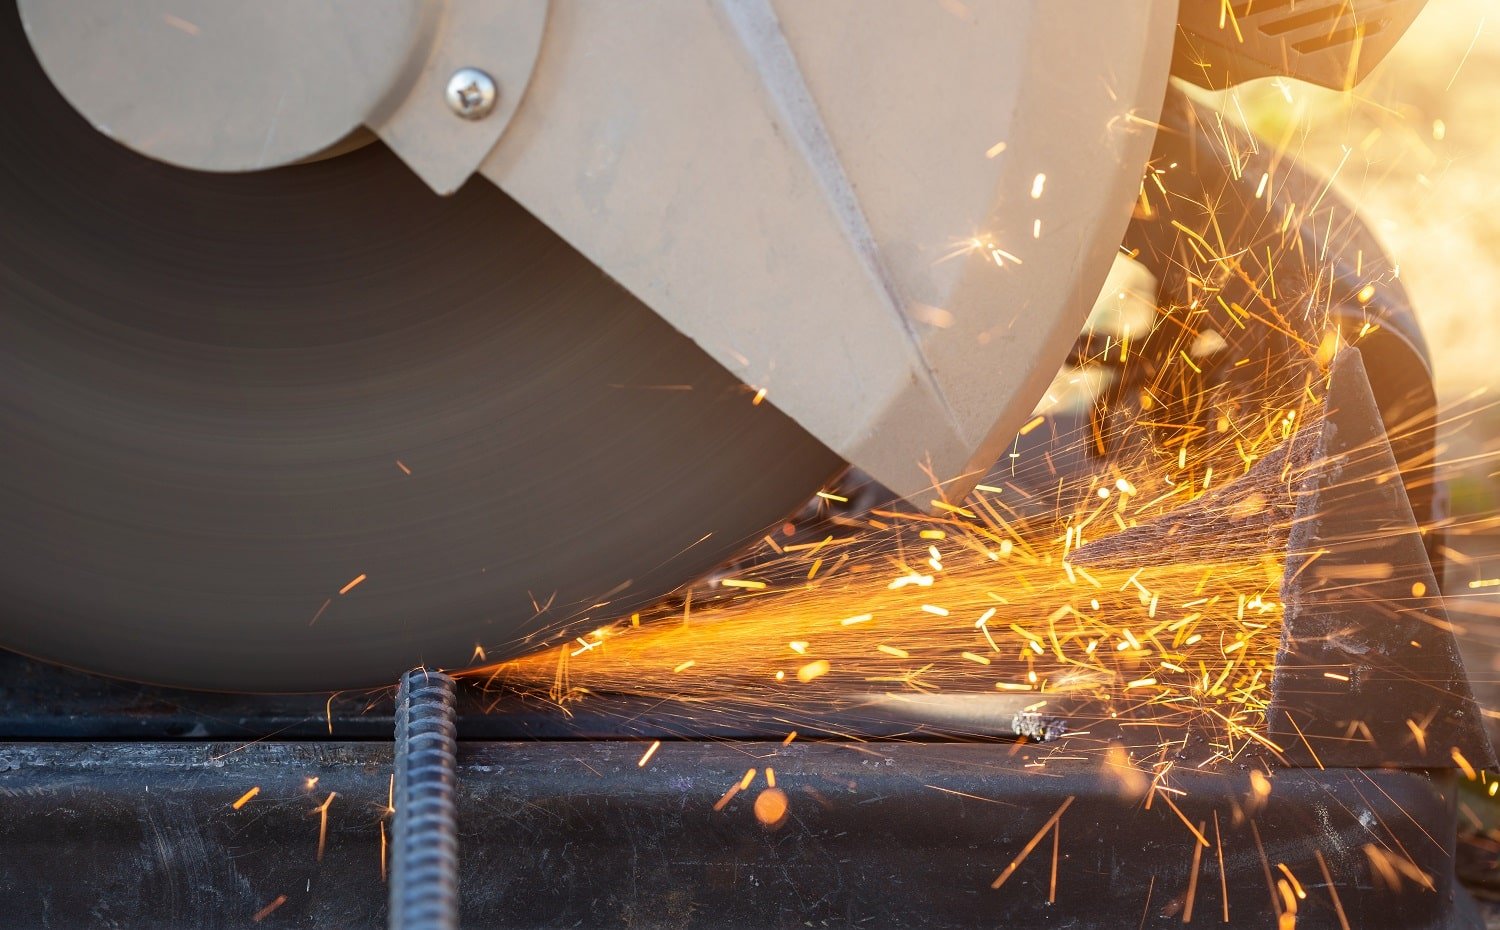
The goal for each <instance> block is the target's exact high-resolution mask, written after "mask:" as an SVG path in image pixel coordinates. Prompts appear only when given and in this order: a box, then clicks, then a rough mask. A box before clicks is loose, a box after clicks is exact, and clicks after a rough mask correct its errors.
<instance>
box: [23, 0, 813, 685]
mask: <svg viewBox="0 0 1500 930" xmlns="http://www.w3.org/2000/svg"><path fill="white" fill-rule="evenodd" d="M0 19H3V21H0V80H3V83H4V86H6V87H7V88H9V90H8V92H7V93H6V94H4V95H0V110H3V119H0V215H3V216H4V217H5V220H6V221H5V223H4V224H3V225H0V330H3V331H4V333H5V338H4V339H3V340H0V434H3V435H4V436H5V455H3V456H0V548H3V551H4V552H5V558H4V559H0V602H3V604H4V606H5V617H4V624H3V629H0V642H3V643H4V644H5V645H6V646H8V647H11V648H15V649H19V650H21V651H24V652H27V653H30V654H33V655H37V656H40V657H44V658H46V659H49V660H52V661H57V662H64V663H69V664H72V665H76V666H81V667H86V668H89V669H91V670H94V671H98V672H103V673H108V674H113V675H118V676H122V677H128V678H134V679H145V680H154V681H159V682H168V683H173V684H178V685H186V686H192V687H200V688H221V689H231V690H327V689H330V688H337V687H358V686H380V685H383V684H385V683H387V682H389V681H392V680H394V678H395V676H396V675H398V674H400V672H401V671H403V670H404V669H406V668H410V667H412V666H415V665H417V664H422V663H425V664H427V665H429V666H434V667H454V666H459V665H462V664H464V663H467V662H469V661H471V659H472V657H473V656H474V655H475V645H476V643H480V644H482V645H483V646H484V647H485V648H486V649H487V650H488V651H489V655H490V656H491V658H492V659H493V658H496V657H499V656H503V655H506V654H510V653H512V652H514V651H516V650H520V649H524V648H528V647H530V648H534V647H536V646H539V645H540V644H541V643H543V642H545V641H547V640H548V638H549V637H550V636H552V635H554V634H559V635H560V634H561V633H562V632H564V631H567V630H571V629H575V628H581V629H577V631H578V632H582V631H583V630H588V629H593V628H594V627H595V626H597V625H598V624H599V623H600V622H601V620H602V619H603V618H602V617H601V616H600V612H604V611H611V612H612V611H615V610H618V609H621V608H625V609H628V605H629V603H630V602H631V601H633V600H634V601H639V600H644V599H648V598H651V597H655V596H659V595H660V594H662V593H664V592H665V591H666V590H668V589H670V588H672V587H674V586H675V585H677V584H679V583H681V582H682V581H683V580H684V579H687V578H690V577H693V576H695V575H697V574H700V573H702V572H704V571H707V570H708V569H710V568H711V567H712V566H714V565H716V564H718V563H720V562H721V561H723V560H724V559H725V558H727V557H728V556H729V555H730V554H731V553H733V552H734V551H735V550H736V549H737V548H738V547H739V546H740V545H741V543H742V542H743V541H744V540H746V539H747V538H753V537H755V536H758V535H760V533H761V532H762V531H763V529H764V527H765V526H766V524H768V523H770V522H772V521H775V520H777V519H779V518H780V517H781V516H782V515H783V514H785V513H787V512H789V511H791V510H792V509H794V508H795V507H796V506H798V505H799V504H800V503H802V502H803V501H804V500H806V497H807V495H808V494H809V493H810V492H811V491H812V490H813V489H815V488H817V487H819V484H820V482H822V481H824V480H825V479H827V478H828V477H829V476H830V475H831V474H832V473H833V472H834V471H835V470H836V469H838V468H839V467H840V465H841V463H840V462H839V460H838V458H837V457H836V456H835V455H833V454H832V453H831V452H829V451H828V450H827V449H825V448H824V447H823V446H822V445H820V444H819V443H818V442H817V441H816V440H815V439H813V438H812V437H810V436H808V435H807V434H806V432H805V431H803V430H802V429H801V428H799V427H798V426H797V425H796V424H795V423H793V422H792V421H791V420H790V419H788V418H787V417H786V416H785V415H784V414H782V413H781V412H780V411H778V410H775V409H773V408H771V407H769V406H767V405H764V404H762V405H760V406H754V405H752V404H751V403H750V393H749V392H747V391H746V390H744V388H743V386H742V385H741V384H740V383H739V381H738V380H737V379H735V378H734V377H733V376H732V375H730V374H729V373H728V372H726V371H725V370H724V369H723V368H722V367H720V366H719V365H717V364H716V363H715V362H714V361H713V360H712V359H710V358H709V357H708V356H707V355H705V354H704V353H703V352H702V351H701V350H700V349H698V348H697V347H696V346H694V345H693V344H692V343H691V342H690V341H689V340H688V339H687V338H686V337H684V336H682V335H681V334H679V333H677V332H676V331H675V330H673V329H672V327H671V326H669V325H668V324H666V323H665V322H664V321H662V320H661V319H660V318H659V317H658V316H657V315H656V314H654V313H652V312H651V310H650V309H649V308H647V307H645V306H644V305H642V304H641V303H640V302H639V301H637V300H636V299H635V298H633V297H631V296H630V295H629V294H628V293H626V292H625V291H624V290H623V289H621V288H620V287H618V286H617V285H616V284H614V282H612V281H610V280H609V279H608V278H607V277H606V276H605V275H604V274H603V273H602V272H600V271H599V270H598V269H597V268H595V267H594V266H592V265H591V264H590V263H589V262H588V261H587V260H586V259H585V258H583V257H582V256H581V255H579V254H578V253H577V252H576V251H574V250H573V249H571V248H570V247H569V246H568V245H567V244H566V243H565V242H562V241H561V240H559V239H558V238H557V237H556V236H555V235H553V234H552V233H551V232H549V231H548V230H547V229H546V227H545V226H543V225H542V224H541V223H540V222H538V221H537V220H536V219H535V218H534V217H532V216H531V215H529V214H528V213H527V212H526V211H525V210H523V209H522V208H521V207H520V206H519V205H517V204H516V203H515V202H514V201H512V200H510V199H509V198H507V197H506V196H505V195H504V194H502V193H501V192H499V191H498V190H495V189H494V188H493V187H492V186H490V185H487V184H475V185H469V186H467V187H466V188H465V189H464V190H463V191H462V192H461V193H459V194H458V195H456V196H454V197H452V198H438V197H434V196H432V193H431V191H429V190H428V189H427V188H426V187H424V186H423V185H422V184H421V182H420V181H418V180H417V179H416V178H415V177H414V176H412V175H411V173H410V172H409V171H408V170H407V169H406V167H405V166H403V165H402V164H401V162H400V161H399V160H398V159H397V158H395V157H394V156H393V155H392V154H391V153H390V152H389V151H388V150H387V149H386V148H385V147H384V146H380V145H370V146H367V147H365V148H363V149H360V150H358V151H355V152H351V153H349V154H348V155H345V156H342V157H340V158H337V159H331V160H327V161H320V162H315V163H311V164H304V165H297V166H292V167H288V168H284V169H280V170H278V171H270V172H255V173H250V174H239V175H231V174H207V173H202V172H191V171H185V170H182V169H176V168H171V167H169V166H166V165H162V164H159V163H157V162H152V161H149V160H147V159H144V158H141V157H140V156H137V155H135V154H133V153H132V152H130V151H128V150H127V149H125V148H123V147H122V146H118V145H115V144H114V143H112V142H110V141H109V140H107V139H105V138H104V137H102V136H100V135H99V134H98V133H96V132H94V131H93V130H92V129H91V128H90V127H89V126H88V125H87V124H86V123H85V122H84V121H83V119H82V118H80V117H79V116H78V115H77V114H76V113H74V112H73V111H72V110H71V109H69V108H68V107H67V106H66V105H65V104H64V103H63V101H62V100H61V99H60V98H59V97H58V96H57V93H56V91H55V90H54V89H53V88H52V87H51V85H50V83H49V82H48V81H47V79H46V77H45V75H43V74H42V72H41V70H40V68H39V67H38V66H37V64H36V62H35V59H34V58H33V57H32V56H31V54H30V53H29V50H28V48H27V44H26V40H25V37H24V36H23V34H22V32H21V26H20V22H19V19H18V18H17V15H16V11H15V9H14V8H11V9H9V10H5V11H0ZM435 105H436V107H437V111H438V114H439V115H440V116H441V118H442V119H443V120H445V121H447V122H449V123H454V124H464V123H465V121H463V120H459V119H456V118H455V117H454V116H453V114H451V113H450V112H448V110H447V107H446V105H445V104H443V102H442V99H441V96H438V97H437V99H436V101H435ZM605 601H609V602H612V603H611V604H610V605H608V606H596V605H599V604H601V603H602V602H605ZM591 616H592V617H594V619H592V620H590V619H589V618H590V617H591Z"/></svg>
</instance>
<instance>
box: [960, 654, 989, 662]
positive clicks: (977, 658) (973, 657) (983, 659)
mask: <svg viewBox="0 0 1500 930" xmlns="http://www.w3.org/2000/svg"><path fill="white" fill-rule="evenodd" d="M959 655H961V656H963V657H964V658H965V659H968V660H969V661H970V662H978V663H979V664H980V665H989V664H990V660H989V657H988V656H982V655H980V654H978V653H977V652H961V653H959Z"/></svg>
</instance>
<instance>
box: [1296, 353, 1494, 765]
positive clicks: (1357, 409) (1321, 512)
mask: <svg viewBox="0 0 1500 930" xmlns="http://www.w3.org/2000/svg"><path fill="white" fill-rule="evenodd" d="M1324 406H1325V414H1324V423H1323V427H1322V429H1321V430H1320V431H1319V436H1320V441H1319V444H1318V447H1317V449H1316V451H1315V452H1314V454H1313V458H1312V464H1311V466H1310V467H1309V468H1308V469H1307V470H1306V471H1305V472H1304V473H1303V474H1302V475H1301V476H1294V482H1295V483H1294V493H1295V494H1296V498H1297V507H1296V513H1295V516H1294V518H1293V522H1292V529H1291V535H1290V539H1289V541H1288V546H1287V559H1286V574H1285V579H1284V580H1283V582H1282V591H1281V597H1282V601H1283V604H1284V614H1283V618H1282V627H1281V648H1280V651H1279V653H1278V655H1277V657H1276V669H1275V673H1274V677H1273V678H1272V683H1271V704H1270V709H1269V711H1268V714H1267V726H1268V730H1269V733H1270V736H1271V739H1272V740H1274V741H1275V742H1276V743H1277V744H1278V745H1280V747H1281V748H1282V751H1283V753H1284V755H1285V757H1286V759H1287V760H1288V761H1291V762H1293V763H1296V764H1304V765H1305V764H1319V765H1341V766H1375V765H1404V766H1415V767H1424V768H1433V767H1444V766H1451V765H1455V764H1460V763H1459V761H1458V756H1459V755H1461V756H1462V757H1463V758H1464V759H1465V760H1466V761H1467V764H1469V765H1471V766H1473V767H1474V768H1476V769H1477V768H1480V767H1485V768H1490V769H1494V768H1495V767H1496V763H1495V753H1494V749H1493V748H1492V747H1491V745H1490V741H1489V737H1488V735H1487V734H1486V732H1485V729H1484V726H1483V721H1482V719H1481V715H1480V711H1479V707H1478V705H1477V704H1476V703H1475V701H1474V696H1473V693H1472V691H1471V689H1470V687H1469V681H1468V677H1467V675H1466V674H1465V672H1464V665H1463V658H1462V656H1461V655H1460V653H1459V650H1458V643H1457V641H1456V639H1455V635H1454V634H1455V631H1454V628H1453V624H1452V623H1451V622H1450V621H1449V619H1448V615H1447V612H1446V610H1445V609H1444V607H1443V600H1442V596H1441V593H1440V592H1439V589H1438V584H1437V579H1436V578H1435V577H1434V576H1433V571H1432V566H1431V564H1430V563H1429V562H1428V560H1427V555H1426V551H1425V550H1424V548H1423V545H1422V536H1421V533H1420V531H1419V530H1418V527H1417V524H1416V522H1415V520H1414V519H1413V518H1412V511H1411V506H1410V504H1409V503H1408V502H1407V497H1406V491H1405V488H1404V487H1403V485H1402V482H1401V473H1400V471H1399V469H1398V467H1397V465H1396V460H1395V458H1394V456H1393V455H1392V453H1391V447H1390V444H1389V443H1388V442H1387V441H1386V437H1385V427H1384V425H1383V423H1382V422H1381V419H1380V411H1379V410H1378V408H1377V407H1376V405H1375V399H1374V396H1373V395H1372V393H1371V389H1370V382H1369V378H1368V376H1367V374H1366V372H1365V367H1364V362H1363V361H1362V360H1361V358H1360V354H1359V352H1358V350H1355V349H1344V350H1343V351H1341V352H1339V354H1338V355H1337V356H1336V358H1335V359H1334V362H1333V366H1332V371H1331V372H1330V376H1329V382H1328V394H1327V397H1326V398H1325V401H1324Z"/></svg>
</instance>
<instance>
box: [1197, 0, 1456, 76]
mask: <svg viewBox="0 0 1500 930" xmlns="http://www.w3.org/2000/svg"><path fill="white" fill-rule="evenodd" d="M1426 4H1427V0H1183V3H1182V8H1181V11H1180V13H1179V16H1180V17H1181V36H1180V38H1179V40H1178V43H1177V46H1176V48H1174V49H1173V55H1172V73H1173V74H1174V75H1176V76H1177V77H1180V78H1184V79H1186V80H1189V81H1192V82H1193V83H1194V84H1197V85H1199V86H1201V87H1207V88H1210V89H1213V90H1222V89H1223V88H1226V87H1230V86H1232V85H1234V84H1238V83H1240V82H1242V81H1248V80H1250V79H1252V78H1259V77H1272V76H1275V75H1286V76H1287V77H1294V78H1297V79H1299V80H1303V81H1310V82H1312V83H1314V84H1321V85H1323V86H1324V87H1332V88H1335V89H1339V90H1345V89H1348V88H1350V87H1353V86H1354V85H1355V84H1358V83H1359V82H1360V81H1362V80H1364V78H1365V75H1367V74H1369V73H1370V69H1371V68H1374V67H1375V66H1376V65H1377V64H1379V63H1380V61H1381V60H1382V59H1383V58H1385V56H1386V53H1388V52H1389V51H1390V50H1391V48H1392V47H1393V46H1395V44H1396V41H1397V40H1398V39H1400V38H1401V35H1402V33H1404V32H1406V29H1407V27H1408V26H1410V25H1411V24H1412V21H1413V20H1415V19H1416V18H1417V14H1418V13H1420V12H1422V7H1424V6H1426Z"/></svg>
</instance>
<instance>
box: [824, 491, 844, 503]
mask: <svg viewBox="0 0 1500 930" xmlns="http://www.w3.org/2000/svg"><path fill="white" fill-rule="evenodd" d="M818 496H819V497H821V498H823V499H824V500H825V501H838V502H839V503H840V504H847V503H849V498H847V497H840V496H839V495H837V494H834V493H832V492H829V491H819V492H818Z"/></svg>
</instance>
